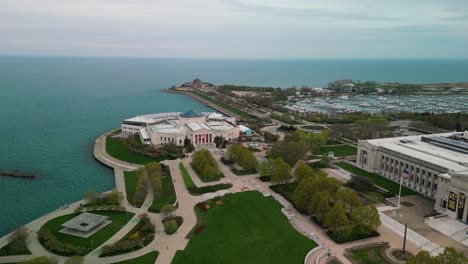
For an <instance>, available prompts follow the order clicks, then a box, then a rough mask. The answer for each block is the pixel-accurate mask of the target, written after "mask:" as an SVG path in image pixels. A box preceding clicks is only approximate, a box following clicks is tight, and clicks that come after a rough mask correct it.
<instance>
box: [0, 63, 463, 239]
mask: <svg viewBox="0 0 468 264" xmlns="http://www.w3.org/2000/svg"><path fill="white" fill-rule="evenodd" d="M194 78H201V79H202V80H204V81H209V82H213V83H215V84H224V83H228V84H246V85H257V86H275V87H289V86H292V85H297V86H301V85H309V86H312V87H318V86H322V85H325V84H326V83H328V82H330V81H333V80H337V79H345V78H351V79H354V80H361V81H364V80H375V81H400V82H408V83H432V82H459V81H468V61H467V60H299V61H297V60H296V61H294V60H184V59H122V58H119V59H117V58H47V57H0V99H1V102H0V120H1V123H0V171H22V172H27V173H32V174H34V175H37V176H38V178H37V179H35V180H22V179H11V178H0V201H1V203H0V206H1V208H0V209H1V210H0V236H1V235H4V234H6V233H8V232H9V231H11V230H12V229H14V228H16V227H19V226H21V225H23V224H25V223H27V222H29V221H31V220H34V219H35V218H37V217H39V216H40V215H42V214H44V213H47V212H50V211H52V210H54V209H56V208H58V207H60V206H62V205H64V204H66V203H70V202H73V201H76V200H78V199H80V198H81V196H82V194H83V193H84V192H86V191H88V190H96V191H105V190H109V189H112V188H114V182H113V173H112V171H111V170H110V169H108V168H106V167H104V166H102V165H100V164H99V163H97V162H96V161H95V160H94V159H93V157H92V148H93V142H94V139H95V138H96V137H97V136H99V135H100V134H102V133H103V132H105V131H108V130H110V129H112V128H116V127H119V126H120V122H121V120H122V119H124V118H128V117H132V116H135V115H138V114H145V113H157V112H169V111H183V110H186V109H189V108H194V109H196V110H198V111H208V110H209V109H207V108H206V107H204V106H203V105H201V104H199V103H197V102H195V101H193V100H191V99H189V98H188V97H185V96H181V95H175V94H168V93H163V92H162V90H163V89H165V88H167V87H170V86H172V85H174V84H180V83H183V82H185V81H190V80H193V79H194Z"/></svg>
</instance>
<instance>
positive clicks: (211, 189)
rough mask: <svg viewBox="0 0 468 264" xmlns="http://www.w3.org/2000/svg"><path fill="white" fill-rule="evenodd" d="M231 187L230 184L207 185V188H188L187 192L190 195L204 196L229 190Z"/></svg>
mask: <svg viewBox="0 0 468 264" xmlns="http://www.w3.org/2000/svg"><path fill="white" fill-rule="evenodd" d="M231 187H232V184H231V183H220V184H215V185H208V186H203V187H196V186H193V187H190V188H188V190H189V192H190V193H191V194H204V193H209V192H216V191H219V190H225V189H229V188H231Z"/></svg>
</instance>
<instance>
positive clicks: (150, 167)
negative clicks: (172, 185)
mask: <svg viewBox="0 0 468 264" xmlns="http://www.w3.org/2000/svg"><path fill="white" fill-rule="evenodd" d="M145 169H146V173H147V175H148V179H149V182H150V184H151V187H152V189H153V194H154V197H155V199H159V198H160V197H161V196H162V192H163V186H162V166H161V164H159V163H158V162H151V163H148V164H146V165H145Z"/></svg>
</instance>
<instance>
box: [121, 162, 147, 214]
mask: <svg viewBox="0 0 468 264" xmlns="http://www.w3.org/2000/svg"><path fill="white" fill-rule="evenodd" d="M124 178H125V192H126V193H127V200H128V202H129V203H130V204H131V205H133V206H135V207H141V206H142V205H143V202H141V203H134V202H133V196H134V195H135V190H136V184H137V181H138V179H137V175H136V171H124Z"/></svg>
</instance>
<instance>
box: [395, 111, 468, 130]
mask: <svg viewBox="0 0 468 264" xmlns="http://www.w3.org/2000/svg"><path fill="white" fill-rule="evenodd" d="M389 116H390V117H391V118H394V119H408V120H413V121H422V122H426V123H429V124H431V125H433V126H435V127H438V128H442V129H446V130H456V131H464V130H468V113H440V114H434V113H412V112H400V113H391V114H389Z"/></svg>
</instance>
